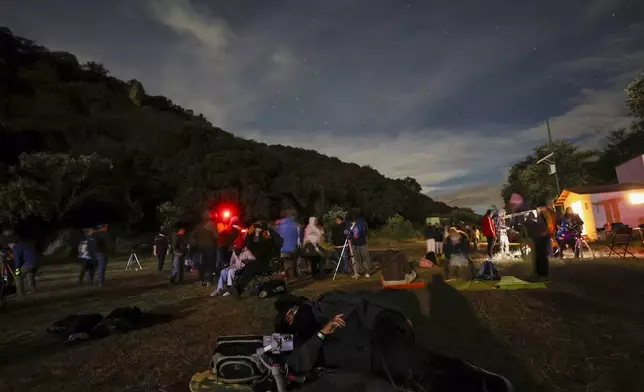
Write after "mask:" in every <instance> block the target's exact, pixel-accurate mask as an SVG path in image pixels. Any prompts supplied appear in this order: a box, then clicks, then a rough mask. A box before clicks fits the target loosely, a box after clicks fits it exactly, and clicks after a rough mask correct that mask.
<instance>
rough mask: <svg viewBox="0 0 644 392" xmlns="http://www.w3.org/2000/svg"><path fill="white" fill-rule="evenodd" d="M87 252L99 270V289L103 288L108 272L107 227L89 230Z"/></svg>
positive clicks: (100, 226)
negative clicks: (106, 272)
mask: <svg viewBox="0 0 644 392" xmlns="http://www.w3.org/2000/svg"><path fill="white" fill-rule="evenodd" d="M87 251H88V252H89V253H90V255H92V258H93V259H94V262H95V263H96V268H97V269H98V287H103V285H104V284H105V271H106V270H107V225H98V226H96V227H94V228H90V229H89V235H88V237H87Z"/></svg>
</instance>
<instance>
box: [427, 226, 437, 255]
mask: <svg viewBox="0 0 644 392" xmlns="http://www.w3.org/2000/svg"><path fill="white" fill-rule="evenodd" d="M425 241H426V242H427V252H426V253H429V252H436V225H435V224H433V223H431V222H427V225H426V226H425Z"/></svg>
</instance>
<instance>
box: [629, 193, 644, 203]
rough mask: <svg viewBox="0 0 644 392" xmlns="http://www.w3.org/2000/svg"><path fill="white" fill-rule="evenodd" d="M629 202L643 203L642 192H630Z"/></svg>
mask: <svg viewBox="0 0 644 392" xmlns="http://www.w3.org/2000/svg"><path fill="white" fill-rule="evenodd" d="M628 201H630V202H631V204H644V192H631V193H629V194H628Z"/></svg>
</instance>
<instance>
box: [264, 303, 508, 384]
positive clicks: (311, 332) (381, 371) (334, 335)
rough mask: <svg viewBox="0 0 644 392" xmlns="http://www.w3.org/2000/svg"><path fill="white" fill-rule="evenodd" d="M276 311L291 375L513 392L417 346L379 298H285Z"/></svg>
mask: <svg viewBox="0 0 644 392" xmlns="http://www.w3.org/2000/svg"><path fill="white" fill-rule="evenodd" d="M275 309H276V310H277V313H278V316H277V323H278V328H279V330H280V331H281V332H287V333H292V334H293V335H294V339H293V340H294V346H295V348H294V350H293V352H292V353H291V354H290V355H289V356H288V357H287V358H286V363H287V364H288V367H289V370H291V371H293V372H295V373H299V374H306V373H309V372H310V371H311V370H313V369H314V368H316V367H328V368H334V369H340V370H343V371H350V372H355V373H359V374H370V375H374V376H377V377H380V378H382V379H385V380H388V381H389V382H390V383H391V384H394V385H395V386H398V387H401V388H407V389H412V390H414V391H432V392H443V391H445V392H446V391H459V392H461V391H462V392H470V391H471V392H483V391H488V392H506V391H513V388H512V385H511V384H510V382H509V381H508V380H507V379H505V378H504V377H502V376H499V375H497V374H493V373H490V372H487V371H485V370H483V369H479V368H477V367H475V366H472V365H470V364H468V363H466V362H463V361H461V360H458V359H453V358H448V357H445V356H443V355H440V354H437V353H434V352H432V351H431V350H429V349H427V348H425V347H422V346H420V345H419V344H417V343H416V342H415V340H414V332H413V327H412V324H411V322H410V321H409V320H408V319H407V318H406V317H405V316H404V315H403V313H402V312H401V311H400V310H399V309H398V308H397V307H396V306H395V305H393V304H391V303H388V301H387V298H385V297H383V296H382V294H380V293H371V294H363V295H354V294H347V293H342V292H330V293H326V294H323V295H322V296H321V297H320V298H319V299H318V300H316V301H308V300H307V299H306V298H302V297H296V296H293V295H285V296H282V297H280V298H279V299H278V300H277V301H276V302H275Z"/></svg>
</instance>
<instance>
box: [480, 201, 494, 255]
mask: <svg viewBox="0 0 644 392" xmlns="http://www.w3.org/2000/svg"><path fill="white" fill-rule="evenodd" d="M492 216H494V210H487V212H486V213H485V216H484V217H483V222H482V224H481V226H483V235H484V236H485V238H487V257H488V258H490V259H491V258H492V253H493V251H494V244H495V242H496V228H495V227H494V221H493V220H492Z"/></svg>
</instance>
